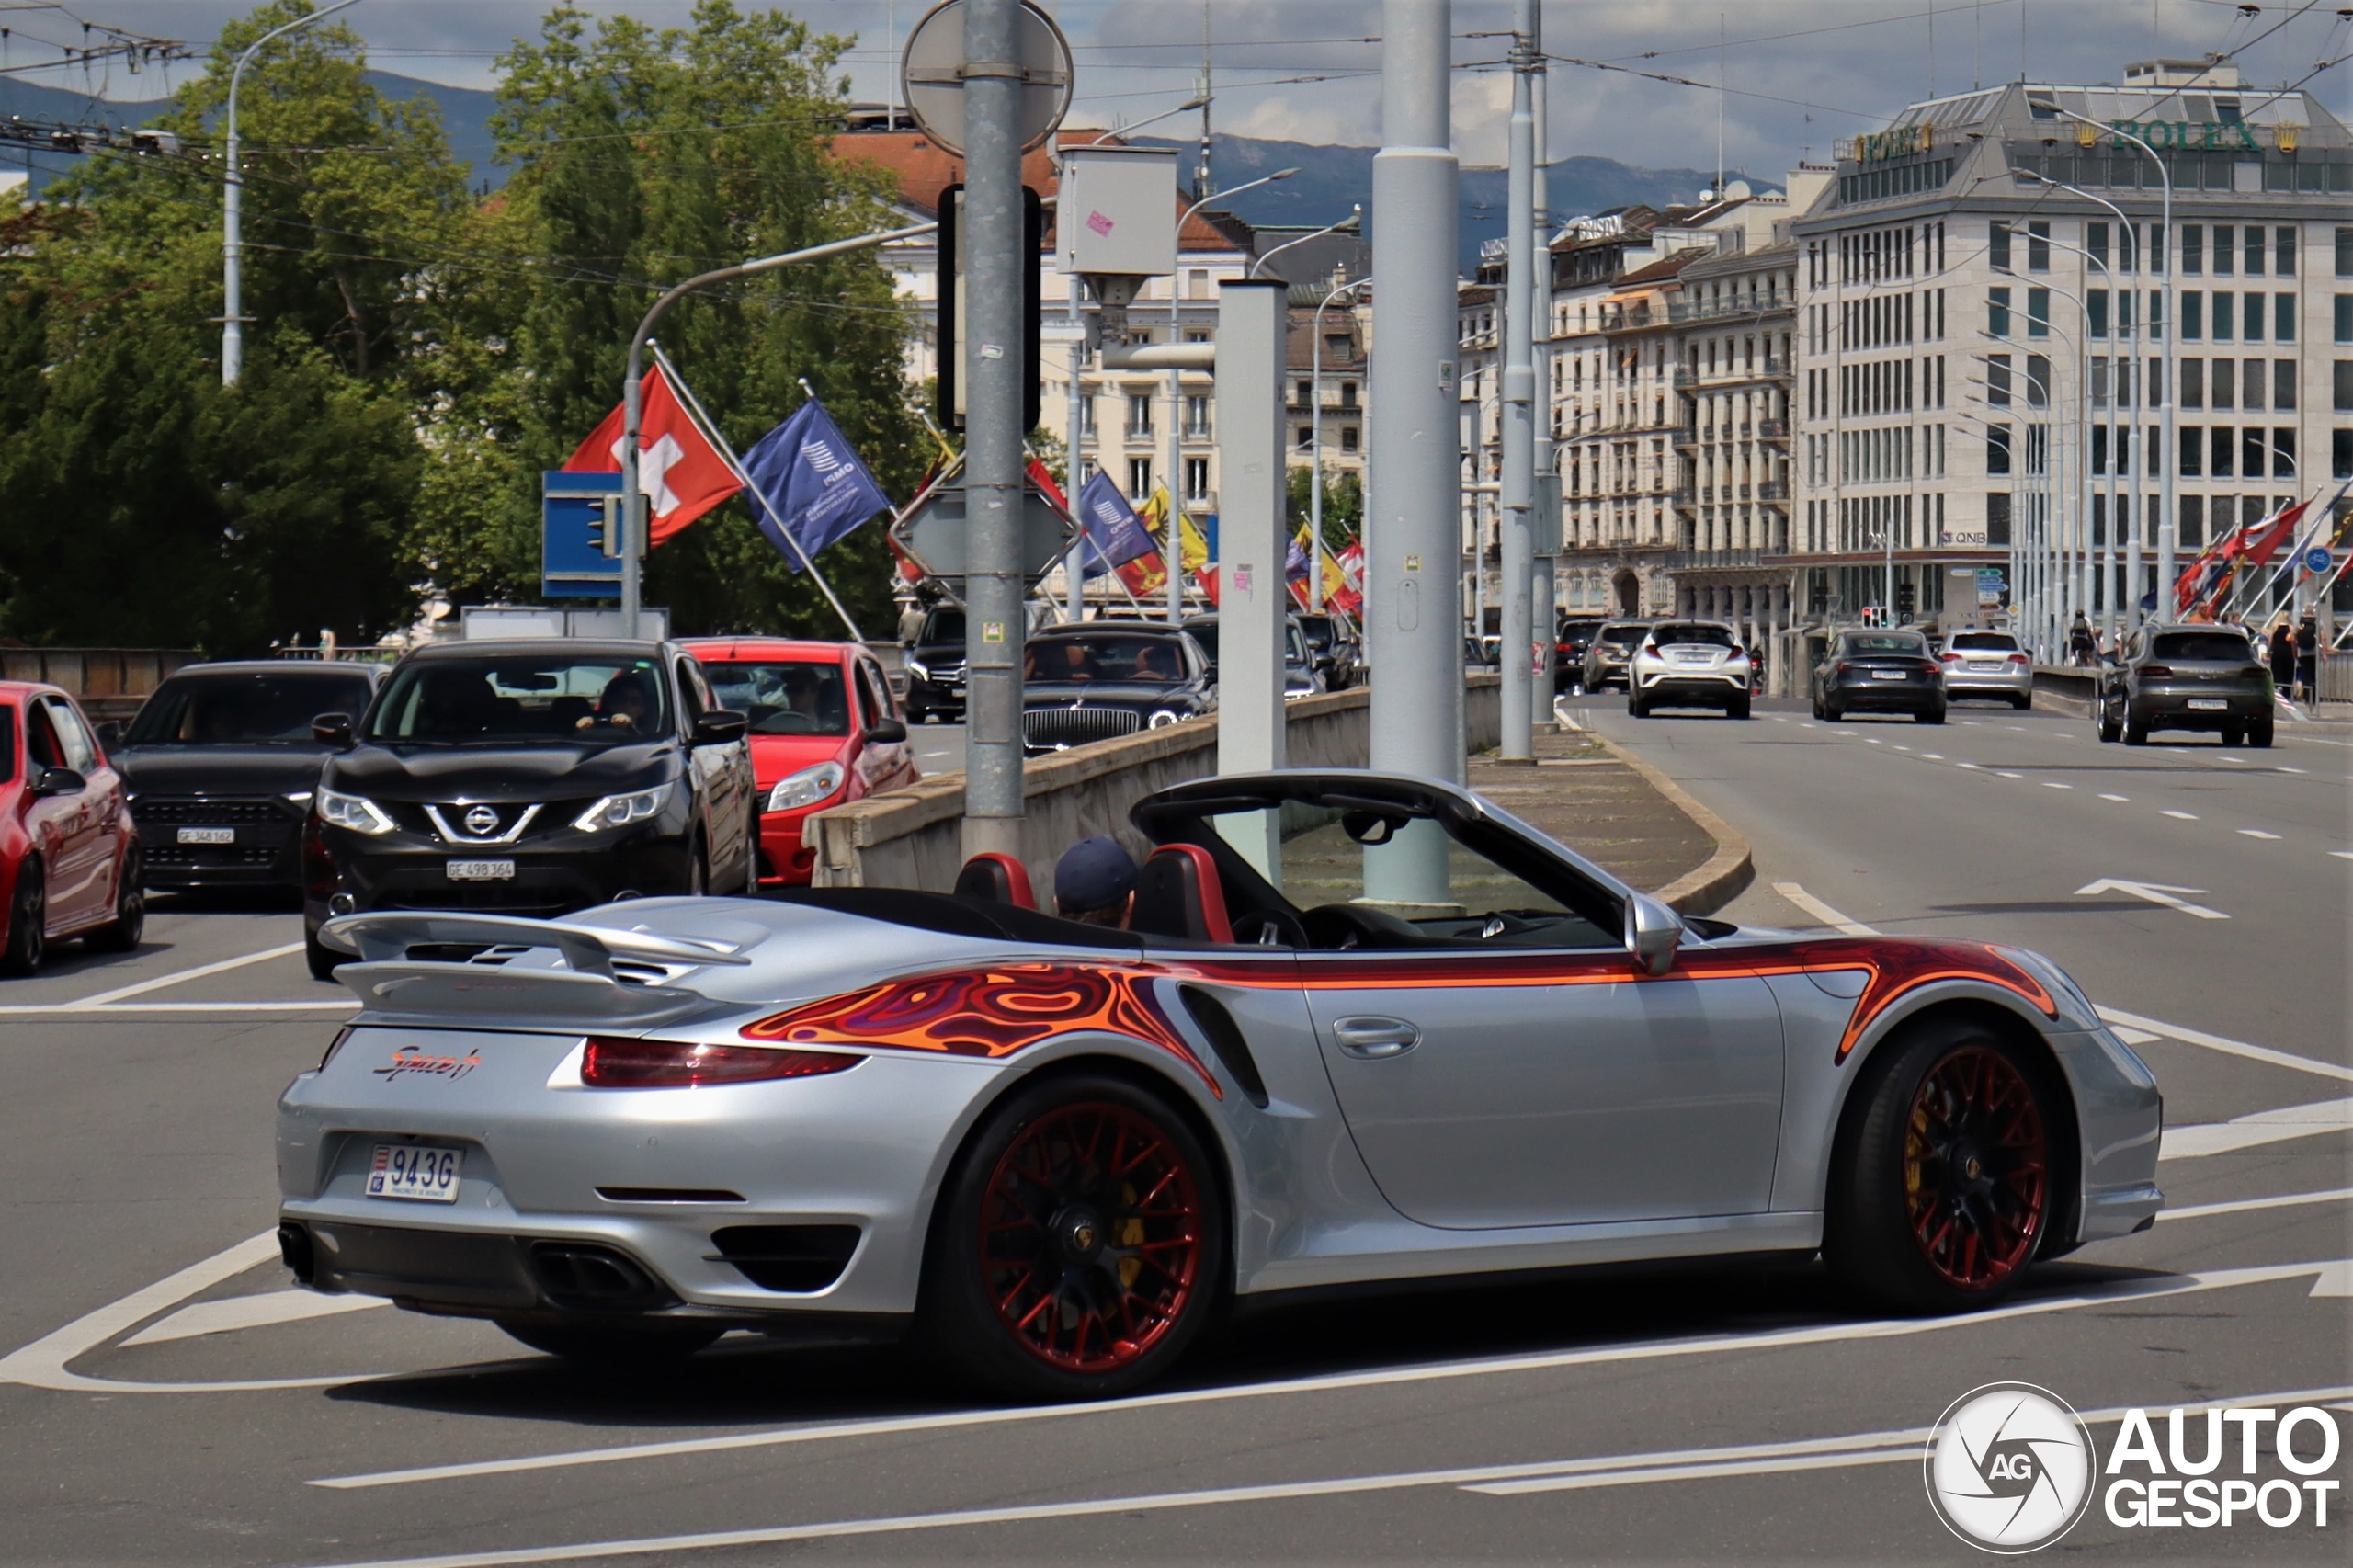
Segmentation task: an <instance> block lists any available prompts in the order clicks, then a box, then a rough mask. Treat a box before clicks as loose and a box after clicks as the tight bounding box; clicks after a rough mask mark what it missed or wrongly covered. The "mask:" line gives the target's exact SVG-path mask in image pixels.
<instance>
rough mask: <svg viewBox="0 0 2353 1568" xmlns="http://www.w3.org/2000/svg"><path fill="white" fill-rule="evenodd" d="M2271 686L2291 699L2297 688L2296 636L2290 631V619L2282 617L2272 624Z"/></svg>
mask: <svg viewBox="0 0 2353 1568" xmlns="http://www.w3.org/2000/svg"><path fill="white" fill-rule="evenodd" d="M2271 684H2272V685H2273V686H2275V687H2279V692H2280V694H2281V695H2282V696H2287V697H2290V699H2291V700H2292V694H2293V693H2294V691H2295V688H2296V634H2295V633H2294V632H2292V631H2289V630H2288V618H2287V617H2286V616H2284V615H2283V616H2281V617H2280V618H2279V619H2278V620H2276V621H2273V622H2272V623H2271Z"/></svg>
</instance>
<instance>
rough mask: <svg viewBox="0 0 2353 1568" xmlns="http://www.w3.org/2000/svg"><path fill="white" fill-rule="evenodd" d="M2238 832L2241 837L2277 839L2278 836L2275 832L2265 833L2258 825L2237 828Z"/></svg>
mask: <svg viewBox="0 0 2353 1568" xmlns="http://www.w3.org/2000/svg"><path fill="white" fill-rule="evenodd" d="M2239 834H2240V835H2241V836H2242V837H2245V838H2269V839H2277V838H2278V837H2279V835H2278V834H2276V833H2266V832H2264V831H2263V830H2262V829H2261V828H2259V827H2243V828H2241V829H2239Z"/></svg>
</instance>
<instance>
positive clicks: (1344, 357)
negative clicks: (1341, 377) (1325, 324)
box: [1324, 333, 1349, 365]
mask: <svg viewBox="0 0 2353 1568" xmlns="http://www.w3.org/2000/svg"><path fill="white" fill-rule="evenodd" d="M1348 357H1349V356H1348V336H1347V334H1346V333H1327V334H1326V335H1324V358H1326V359H1329V360H1330V361H1331V362H1332V363H1333V364H1335V365H1345V364H1347V362H1348Z"/></svg>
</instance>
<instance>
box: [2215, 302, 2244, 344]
mask: <svg viewBox="0 0 2353 1568" xmlns="http://www.w3.org/2000/svg"><path fill="white" fill-rule="evenodd" d="M2235 299H2236V296H2235V295H2233V294H2231V293H2229V292H2227V291H2222V290H2218V291H2217V292H2216V293H2215V295H2214V341H2215V342H2217V343H2228V342H2229V341H2230V340H2231V324H2232V323H2234V321H2236V320H2237V319H2238V312H2237V310H2236V308H2235V306H2234V300H2235Z"/></svg>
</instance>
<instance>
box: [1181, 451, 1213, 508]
mask: <svg viewBox="0 0 2353 1568" xmlns="http://www.w3.org/2000/svg"><path fill="white" fill-rule="evenodd" d="M1209 498H1210V460H1209V459H1207V458H1187V459H1186V460H1185V499H1186V500H1188V501H1206V500H1208V499H1209Z"/></svg>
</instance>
